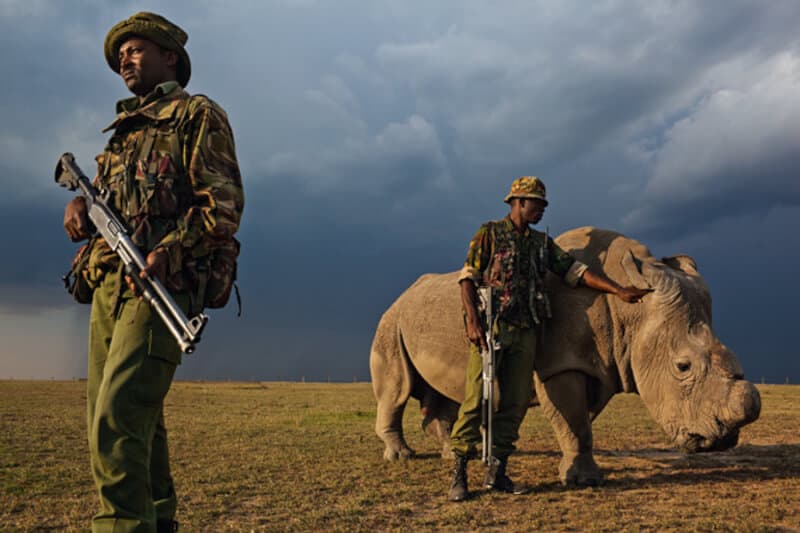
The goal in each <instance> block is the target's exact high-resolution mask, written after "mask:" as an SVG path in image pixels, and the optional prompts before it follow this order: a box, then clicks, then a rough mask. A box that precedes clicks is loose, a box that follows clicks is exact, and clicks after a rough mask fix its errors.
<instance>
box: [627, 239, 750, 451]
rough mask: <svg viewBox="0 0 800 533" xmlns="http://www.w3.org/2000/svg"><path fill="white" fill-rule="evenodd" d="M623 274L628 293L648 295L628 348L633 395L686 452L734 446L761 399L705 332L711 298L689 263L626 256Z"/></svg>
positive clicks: (727, 353)
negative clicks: (646, 290) (632, 289)
mask: <svg viewBox="0 0 800 533" xmlns="http://www.w3.org/2000/svg"><path fill="white" fill-rule="evenodd" d="M623 267H624V269H625V271H626V273H627V274H628V277H629V278H630V279H631V282H632V283H633V284H634V285H637V286H639V287H644V286H648V287H651V288H653V289H654V292H653V293H652V294H650V295H648V296H647V297H645V298H644V301H643V303H642V304H639V305H640V306H643V309H642V311H643V312H642V311H640V312H639V313H637V317H638V320H640V322H641V323H640V324H638V327H637V328H636V329H635V331H637V333H636V335H635V336H634V338H633V339H632V341H633V345H632V346H631V348H632V350H631V370H632V372H633V377H634V380H635V382H636V387H637V389H638V391H639V395H640V396H641V398H642V400H643V401H644V403H645V405H646V406H647V408H648V410H649V411H650V413H651V414H652V415H653V418H655V420H656V421H657V422H658V423H659V424H660V425H661V427H662V428H664V430H665V431H666V433H667V435H668V436H669V437H670V438H671V439H672V440H673V442H674V443H675V444H676V445H678V446H679V447H681V448H682V449H684V450H685V451H687V452H701V451H714V450H724V449H727V448H731V447H733V446H735V445H736V443H737V441H738V438H739V428H741V427H742V426H744V425H746V424H748V423H750V422H752V421H754V420H756V419H757V418H758V416H759V412H760V410H761V399H760V396H759V393H758V390H757V389H756V387H755V386H754V385H753V384H752V383H750V382H749V381H745V379H744V372H743V371H742V368H741V365H740V364H739V361H738V360H737V358H736V355H735V354H734V353H733V352H732V351H731V350H729V349H728V348H727V347H726V346H725V345H724V344H722V342H720V340H719V339H718V338H717V337H716V335H714V333H713V331H712V329H711V295H710V292H709V290H708V286H707V285H706V283H705V281H704V280H703V278H702V276H700V274H699V273H698V272H697V266H696V264H695V262H694V260H693V259H692V258H691V257H688V256H685V255H683V256H676V257H668V258H664V259H662V260H661V261H656V260H654V259H652V260H650V261H643V262H641V263H639V262H638V261H637V260H635V259H634V258H633V255H632V254H628V256H627V257H626V259H623Z"/></svg>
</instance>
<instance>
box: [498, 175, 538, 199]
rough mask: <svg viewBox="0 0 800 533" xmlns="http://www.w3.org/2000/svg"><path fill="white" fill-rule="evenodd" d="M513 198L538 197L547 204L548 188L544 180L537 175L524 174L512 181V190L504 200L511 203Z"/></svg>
mask: <svg viewBox="0 0 800 533" xmlns="http://www.w3.org/2000/svg"><path fill="white" fill-rule="evenodd" d="M512 198H538V199H539V200H544V205H547V190H546V189H545V186H544V182H543V181H542V180H540V179H539V178H537V177H536V176H522V177H521V178H517V179H515V180H514V181H513V182H512V183H511V190H510V191H509V192H508V194H507V195H506V197H505V198H504V199H503V201H504V202H505V203H509V202H511V199H512Z"/></svg>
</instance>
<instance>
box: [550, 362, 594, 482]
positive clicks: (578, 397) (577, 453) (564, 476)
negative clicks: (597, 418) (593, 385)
mask: <svg viewBox="0 0 800 533" xmlns="http://www.w3.org/2000/svg"><path fill="white" fill-rule="evenodd" d="M587 380H588V378H587V376H586V375H585V374H583V373H581V372H577V371H569V372H563V373H561V374H557V375H555V376H553V377H551V378H550V379H548V380H547V381H546V382H544V383H543V382H541V381H540V380H539V379H538V376H537V377H536V394H537V396H538V397H539V401H540V402H541V404H542V411H543V412H544V414H545V416H546V417H547V418H548V419H549V420H550V425H551V426H552V427H553V431H555V434H556V438H557V439H558V444H559V446H560V447H561V453H562V454H563V455H562V458H561V463H560V464H559V466H558V475H559V478H560V479H561V483H563V484H564V485H577V486H596V485H599V484H600V483H602V482H603V475H602V473H601V472H600V468H599V467H598V466H597V463H595V461H594V457H593V456H592V422H591V419H590V418H589V407H588V402H587V398H586V390H587V389H586V387H587Z"/></svg>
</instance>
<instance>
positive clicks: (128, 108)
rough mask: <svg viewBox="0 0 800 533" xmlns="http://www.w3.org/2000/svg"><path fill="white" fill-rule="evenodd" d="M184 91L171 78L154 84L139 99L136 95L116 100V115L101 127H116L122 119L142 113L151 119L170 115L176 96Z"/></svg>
mask: <svg viewBox="0 0 800 533" xmlns="http://www.w3.org/2000/svg"><path fill="white" fill-rule="evenodd" d="M184 93H185V91H184V90H183V89H182V88H181V86H180V84H179V83H178V82H177V81H174V80H171V81H165V82H164V83H160V84H158V85H156V88H155V89H153V91H152V92H151V93H150V94H148V95H147V96H145V97H144V99H142V100H141V101H140V100H139V97H138V96H133V97H131V98H124V99H122V100H120V101H119V102H117V106H116V107H117V116H116V118H115V119H114V121H113V122H112V123H111V124H109V125H108V126H106V127H105V128H104V129H103V132H104V133H105V132H107V131H109V130H112V129H114V128H116V127H117V126H119V124H120V123H121V122H122V121H124V120H125V119H127V118H129V117H132V116H135V115H142V116H145V117H147V118H149V119H152V120H161V119H164V118H168V117H170V116H171V115H172V112H173V111H174V109H175V105H176V102H177V100H178V98H179V97H180V96H182V95H183V94H184Z"/></svg>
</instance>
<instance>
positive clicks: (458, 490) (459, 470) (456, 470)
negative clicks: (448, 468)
mask: <svg viewBox="0 0 800 533" xmlns="http://www.w3.org/2000/svg"><path fill="white" fill-rule="evenodd" d="M468 495H469V492H467V457H466V456H465V455H461V454H458V453H457V454H456V460H455V463H454V464H453V483H452V484H451V485H450V492H449V493H448V497H449V498H450V501H451V502H462V501H464V500H466V499H467V496H468Z"/></svg>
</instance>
